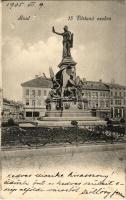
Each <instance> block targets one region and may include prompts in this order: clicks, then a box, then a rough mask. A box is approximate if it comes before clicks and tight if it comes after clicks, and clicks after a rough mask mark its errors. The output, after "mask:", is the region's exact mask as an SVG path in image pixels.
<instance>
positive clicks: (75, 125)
mask: <svg viewBox="0 0 126 200" xmlns="http://www.w3.org/2000/svg"><path fill="white" fill-rule="evenodd" d="M71 125H73V126H74V127H75V128H76V146H77V144H78V143H77V142H78V122H77V121H75V120H73V121H71Z"/></svg>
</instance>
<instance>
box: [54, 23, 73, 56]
mask: <svg viewBox="0 0 126 200" xmlns="http://www.w3.org/2000/svg"><path fill="white" fill-rule="evenodd" d="M52 32H53V33H56V34H57V35H61V36H63V54H62V57H63V58H66V57H71V52H70V48H72V47H73V33H71V32H70V31H69V30H68V26H64V32H63V33H58V32H56V31H55V28H54V26H53V27H52Z"/></svg>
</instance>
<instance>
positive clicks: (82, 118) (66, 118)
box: [40, 115, 99, 121]
mask: <svg viewBox="0 0 126 200" xmlns="http://www.w3.org/2000/svg"><path fill="white" fill-rule="evenodd" d="M73 120H76V121H98V120H99V118H98V117H78V116H72V115H71V116H69V117H42V118H41V120H40V121H73Z"/></svg>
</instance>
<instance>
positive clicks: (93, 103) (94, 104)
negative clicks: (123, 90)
mask: <svg viewBox="0 0 126 200" xmlns="http://www.w3.org/2000/svg"><path fill="white" fill-rule="evenodd" d="M88 105H89V106H90V107H102V108H106V107H107V108H108V107H109V106H110V103H109V101H100V102H99V103H98V101H91V100H90V101H88Z"/></svg>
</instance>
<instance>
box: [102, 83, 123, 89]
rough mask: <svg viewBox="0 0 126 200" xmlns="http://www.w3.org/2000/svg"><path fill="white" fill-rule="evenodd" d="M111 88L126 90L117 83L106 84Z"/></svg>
mask: <svg viewBox="0 0 126 200" xmlns="http://www.w3.org/2000/svg"><path fill="white" fill-rule="evenodd" d="M106 85H108V86H109V87H110V88H115V89H126V86H124V85H120V84H117V83H106Z"/></svg>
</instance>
